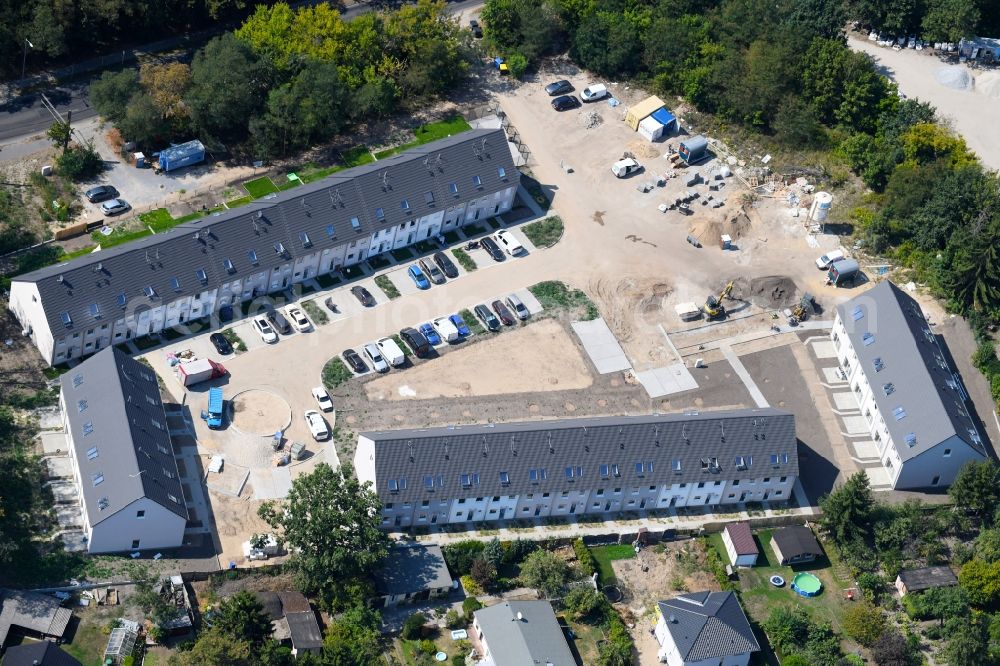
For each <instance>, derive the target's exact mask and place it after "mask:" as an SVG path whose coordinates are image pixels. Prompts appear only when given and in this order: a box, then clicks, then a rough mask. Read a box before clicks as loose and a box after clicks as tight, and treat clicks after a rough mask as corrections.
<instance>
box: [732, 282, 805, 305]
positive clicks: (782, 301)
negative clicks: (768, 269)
mask: <svg viewBox="0 0 1000 666" xmlns="http://www.w3.org/2000/svg"><path fill="white" fill-rule="evenodd" d="M731 297H732V298H733V299H735V300H740V301H749V302H751V303H753V304H754V305H756V306H758V307H762V308H769V309H770V308H778V309H780V308H787V307H789V306H791V305H794V304H795V303H797V302H798V301H799V298H798V288H797V287H796V286H795V283H794V282H792V280H791V278H789V277H787V276H785V275H769V276H767V277H760V278H753V279H752V280H747V279H746V278H736V279H735V280H734V281H733V293H732V295H731Z"/></svg>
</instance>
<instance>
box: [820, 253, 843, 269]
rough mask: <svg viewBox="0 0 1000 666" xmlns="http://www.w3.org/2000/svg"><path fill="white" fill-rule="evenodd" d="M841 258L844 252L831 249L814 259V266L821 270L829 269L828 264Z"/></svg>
mask: <svg viewBox="0 0 1000 666" xmlns="http://www.w3.org/2000/svg"><path fill="white" fill-rule="evenodd" d="M843 258H844V253H843V252H842V251H841V250H833V251H831V252H827V253H826V254H824V255H823V256H822V257H820V258H818V259H817V260H816V268H818V269H820V270H821V271H825V270H827V269H829V268H830V266H831V265H832V264H833V263H834V262H835V261H840V260H841V259H843Z"/></svg>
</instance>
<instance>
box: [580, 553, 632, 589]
mask: <svg viewBox="0 0 1000 666" xmlns="http://www.w3.org/2000/svg"><path fill="white" fill-rule="evenodd" d="M590 552H591V554H592V555H593V556H594V560H596V561H597V570H598V572H599V573H600V576H599V581H600V584H601V585H614V583H615V570H614V569H613V568H612V567H611V562H612V561H613V560H630V559H632V558H633V557H635V548H633V547H632V546H631V544H627V543H620V544H614V545H610V546H596V547H594V548H591V549H590Z"/></svg>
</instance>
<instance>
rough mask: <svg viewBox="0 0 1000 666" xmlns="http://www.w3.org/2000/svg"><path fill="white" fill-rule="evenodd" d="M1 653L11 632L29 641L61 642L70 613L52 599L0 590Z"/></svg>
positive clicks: (30, 593) (41, 595)
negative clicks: (35, 639)
mask: <svg viewBox="0 0 1000 666" xmlns="http://www.w3.org/2000/svg"><path fill="white" fill-rule="evenodd" d="M0 603H2V607H0V650H2V649H3V646H4V644H5V643H6V642H7V636H8V635H9V634H10V632H11V631H12V630H13V631H16V632H18V633H20V634H23V635H25V636H29V637H31V638H52V639H57V640H58V639H60V638H62V636H63V634H64V633H65V632H66V625H67V624H68V623H69V620H70V618H71V617H72V616H73V613H72V612H71V611H70V610H69V609H68V608H63V607H62V606H61V605H60V602H59V600H58V599H56V598H55V597H52V596H49V595H47V594H38V593H36V592H25V591H22V590H0Z"/></svg>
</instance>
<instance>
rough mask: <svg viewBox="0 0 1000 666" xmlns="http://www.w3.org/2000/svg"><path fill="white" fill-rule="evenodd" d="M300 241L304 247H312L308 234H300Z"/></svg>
mask: <svg viewBox="0 0 1000 666" xmlns="http://www.w3.org/2000/svg"><path fill="white" fill-rule="evenodd" d="M299 240H300V241H302V247H312V244H313V243H312V241H311V240H310V239H309V234H307V233H306V232H304V231H303V232H301V233H300V234H299Z"/></svg>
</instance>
